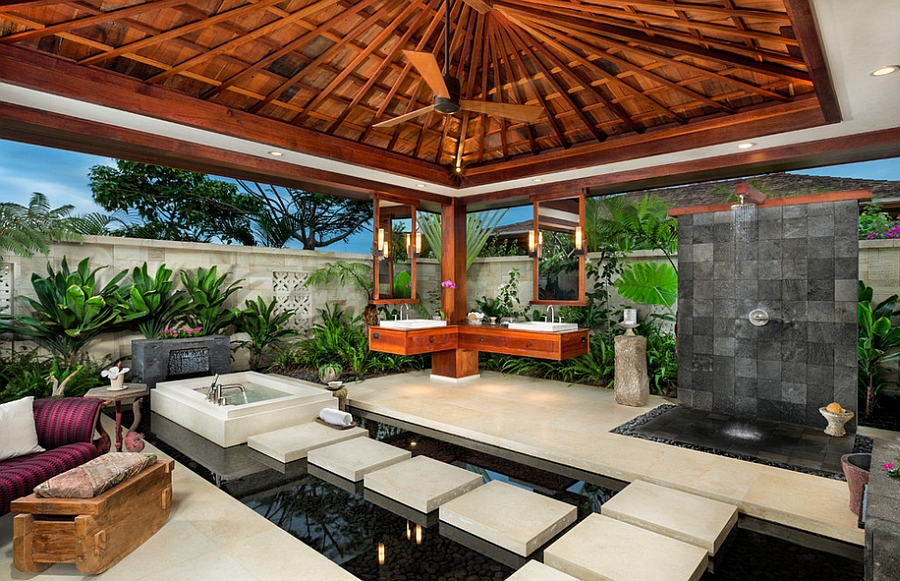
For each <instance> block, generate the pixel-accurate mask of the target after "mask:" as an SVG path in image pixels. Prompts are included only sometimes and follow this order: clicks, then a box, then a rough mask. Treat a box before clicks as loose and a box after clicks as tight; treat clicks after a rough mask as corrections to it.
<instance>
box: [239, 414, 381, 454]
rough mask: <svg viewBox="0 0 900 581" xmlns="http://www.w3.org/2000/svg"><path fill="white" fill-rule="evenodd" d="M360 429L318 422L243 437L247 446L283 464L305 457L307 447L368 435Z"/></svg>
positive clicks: (312, 447) (312, 448)
mask: <svg viewBox="0 0 900 581" xmlns="http://www.w3.org/2000/svg"><path fill="white" fill-rule="evenodd" d="M368 435H369V432H368V431H367V430H364V429H362V428H350V429H348V430H336V429H334V428H329V427H328V426H323V425H322V424H320V423H318V422H310V423H308V424H300V425H299V426H291V427H290V428H284V429H281V430H275V431H274V432H266V433H264V434H259V435H258V436H251V437H249V438H247V447H248V448H250V449H252V450H256V451H257V452H260V453H262V454H265V455H266V456H269V457H270V458H274V459H275V460H277V461H279V462H281V463H283V464H287V463H288V462H293V461H294V460H300V459H302V458H306V455H307V453H308V452H309V451H310V450H315V449H316V448H321V447H322V446H327V445H329V444H334V443H337V442H343V441H344V440H350V439H352V438H362V437H368Z"/></svg>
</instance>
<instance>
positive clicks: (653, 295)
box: [614, 262, 678, 315]
mask: <svg viewBox="0 0 900 581" xmlns="http://www.w3.org/2000/svg"><path fill="white" fill-rule="evenodd" d="M614 286H615V287H616V290H618V291H619V294H620V295H622V296H623V297H625V298H626V299H629V300H632V301H634V302H636V303H644V304H648V305H661V306H663V307H665V308H666V309H668V310H669V313H670V314H671V315H674V313H673V312H672V306H673V305H674V304H675V300H676V299H677V298H678V273H677V272H676V271H675V269H674V268H673V267H672V265H671V264H668V263H665V262H663V263H659V264H656V263H652V262H638V263H636V264H630V265H628V266H626V267H625V269H624V270H623V271H622V274H621V275H620V277H619V279H618V280H617V281H616V282H615V284H614Z"/></svg>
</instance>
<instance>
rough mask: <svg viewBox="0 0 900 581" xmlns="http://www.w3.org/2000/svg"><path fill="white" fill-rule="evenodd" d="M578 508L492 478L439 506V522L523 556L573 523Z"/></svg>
mask: <svg viewBox="0 0 900 581" xmlns="http://www.w3.org/2000/svg"><path fill="white" fill-rule="evenodd" d="M577 513H578V509H577V508H576V507H574V506H572V505H571V504H566V503H565V502H561V501H559V500H554V499H552V498H548V497H546V496H541V495H540V494H537V493H536V492H530V491H528V490H525V489H524V488H519V487H518V486H513V485H511V484H506V483H505V482H499V481H496V480H494V481H492V482H488V483H487V484H485V485H484V486H482V487H480V488H478V489H477V490H473V491H472V492H469V493H467V494H464V495H462V496H460V497H457V498H454V499H453V500H451V501H450V502H447V503H446V504H444V505H442V506H441V511H440V518H441V521H442V522H445V523H447V524H450V525H453V526H455V527H456V528H458V529H461V530H463V531H466V532H467V533H469V534H471V535H474V536H476V537H478V538H481V539H484V540H486V541H489V542H491V543H493V544H495V545H497V546H499V547H502V548H504V549H506V550H508V551H512V552H513V553H515V554H517V555H520V556H522V557H527V556H528V555H530V554H531V553H533V552H534V551H535V550H536V549H538V548H540V547H541V546H543V545H544V544H545V543H546V542H547V541H549V540H550V539H552V538H553V537H554V536H556V535H557V534H558V533H560V532H561V531H562V530H564V529H565V528H566V527H567V526H569V525H570V524H572V523H573V522H575V518H576V517H577Z"/></svg>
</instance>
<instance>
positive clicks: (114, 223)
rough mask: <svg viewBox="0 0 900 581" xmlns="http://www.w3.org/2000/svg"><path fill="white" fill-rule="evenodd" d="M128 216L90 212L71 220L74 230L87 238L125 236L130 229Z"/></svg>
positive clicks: (124, 214)
mask: <svg viewBox="0 0 900 581" xmlns="http://www.w3.org/2000/svg"><path fill="white" fill-rule="evenodd" d="M127 219H128V214H126V213H119V212H114V213H112V214H108V213H106V212H88V213H87V214H79V215H78V216H75V217H73V218H72V219H71V224H72V229H73V230H74V231H75V232H78V233H79V234H83V235H86V236H124V235H125V233H126V231H127V228H128V227H129V222H126V220H127Z"/></svg>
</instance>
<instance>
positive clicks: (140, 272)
mask: <svg viewBox="0 0 900 581" xmlns="http://www.w3.org/2000/svg"><path fill="white" fill-rule="evenodd" d="M131 280H132V284H133V286H132V287H131V289H130V294H129V297H128V299H127V300H126V304H127V305H128V308H129V309H130V310H131V312H132V313H137V314H139V315H140V317H139V318H138V330H139V331H140V332H141V334H142V335H143V336H144V338H145V339H156V338H158V336H159V334H160V333H161V332H162V330H163V329H166V328H167V327H169V326H170V324H171V323H174V322H177V321H178V320H180V319H181V317H183V316H184V315H185V314H186V313H187V311H188V310H189V308H190V305H191V297H190V296H188V294H187V293H186V292H185V291H184V290H182V289H177V290H175V291H172V285H173V281H172V270H171V269H169V268H166V265H165V264H161V265H160V266H159V268H158V269H157V270H156V274H155V275H153V276H150V275H149V274H148V272H147V263H146V262H145V263H144V264H143V266H140V267H137V266H136V267H134V270H133V271H132V273H131Z"/></svg>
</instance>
